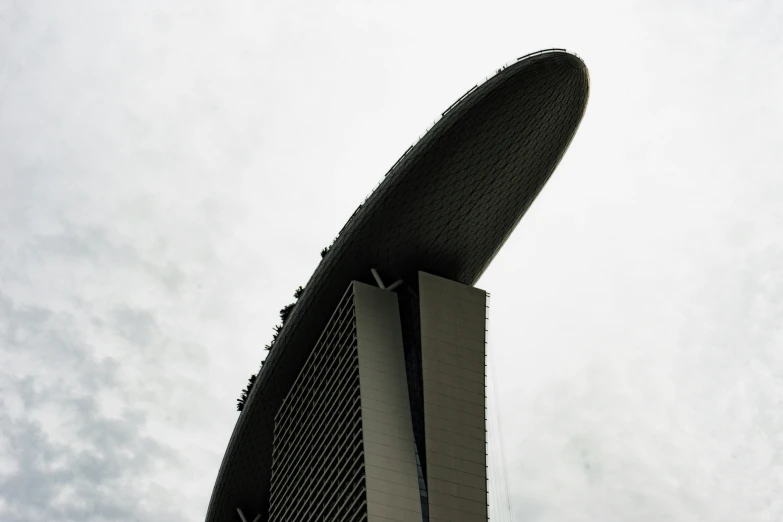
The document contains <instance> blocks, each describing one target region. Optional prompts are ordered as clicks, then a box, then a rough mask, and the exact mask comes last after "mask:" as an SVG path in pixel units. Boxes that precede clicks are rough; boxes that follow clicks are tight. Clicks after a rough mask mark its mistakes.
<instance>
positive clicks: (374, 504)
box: [353, 282, 421, 522]
mask: <svg viewBox="0 0 783 522" xmlns="http://www.w3.org/2000/svg"><path fill="white" fill-rule="evenodd" d="M353 285H354V298H355V309H356V335H357V344H358V351H359V382H360V388H361V410H362V433H363V437H364V453H365V456H364V459H365V461H364V465H365V474H366V484H367V514H368V521H369V522H386V521H399V522H411V521H420V520H421V502H420V498H419V487H418V476H417V469H416V457H415V448H414V442H413V425H412V421H411V412H410V403H409V401H408V381H407V378H406V374H405V356H404V353H403V346H402V330H401V326H400V313H399V306H398V303H397V294H395V293H394V292H390V291H387V290H382V289H380V288H376V287H373V286H369V285H366V284H363V283H358V282H354V283H353Z"/></svg>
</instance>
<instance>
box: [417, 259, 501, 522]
mask: <svg viewBox="0 0 783 522" xmlns="http://www.w3.org/2000/svg"><path fill="white" fill-rule="evenodd" d="M419 306H420V313H421V351H422V375H423V387H424V388H423V391H424V427H425V428H424V429H425V441H426V455H427V490H428V495H429V514H430V522H486V520H487V467H486V465H487V464H486V431H485V424H486V422H485V418H486V417H485V374H486V372H485V362H484V355H485V337H486V331H485V324H486V292H484V291H483V290H479V289H478V288H474V287H471V286H466V285H463V284H460V283H456V282H454V281H450V280H448V279H444V278H441V277H437V276H433V275H430V274H426V273H424V272H419ZM411 520H413V519H411Z"/></svg>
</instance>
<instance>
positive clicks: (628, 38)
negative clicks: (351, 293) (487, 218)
mask: <svg viewBox="0 0 783 522" xmlns="http://www.w3.org/2000/svg"><path fill="white" fill-rule="evenodd" d="M782 23H783V6H781V4H780V3H776V2H762V1H758V2H737V1H732V2H727V1H718V2H698V1H692V2H687V3H683V2H668V1H664V2H656V3H651V2H649V3H645V2H616V3H606V2H576V1H574V2H549V3H546V2H539V3H537V4H523V3H518V2H498V1H487V2H483V3H481V4H477V3H475V2H465V3H461V2H394V3H388V2H386V3H381V2H348V1H342V2H326V3H325V2H309V3H303V2H299V3H292V2H282V1H274V2H251V1H249V0H240V1H237V2H231V3H228V4H226V3H223V4H219V3H215V2H204V1H184V0H182V1H175V0H170V1H166V2H153V1H151V0H141V1H135V2H122V3H120V2H100V1H98V0H91V1H90V0H74V1H71V2H58V1H55V0H48V1H47V0H31V1H25V2H22V1H13V0H0V427H1V428H0V519H2V520H4V521H5V520H8V521H10V522H16V521H27V520H35V519H41V520H46V519H51V520H63V521H70V520H74V521H76V520H78V521H101V520H112V521H122V520H145V521H156V520H161V521H162V520H179V519H183V520H198V519H201V518H202V517H203V516H204V514H205V512H206V505H207V502H208V500H209V496H210V494H211V488H212V485H213V482H214V479H215V476H216V474H217V470H218V467H219V464H220V459H221V457H222V453H223V450H224V449H225V445H226V443H227V441H228V438H229V436H230V433H231V430H232V428H233V424H234V421H235V419H236V412H235V411H234V403H235V400H236V397H237V396H238V395H239V392H240V390H241V388H242V387H243V386H244V384H245V381H246V379H247V377H248V376H249V374H250V373H252V372H253V371H255V369H256V368H257V366H258V362H259V360H260V358H261V357H262V355H263V350H262V347H263V345H264V344H266V343H267V342H268V341H269V339H270V337H271V333H272V326H274V324H275V323H276V318H277V311H278V310H279V309H280V308H281V307H282V306H283V305H285V304H287V303H288V302H289V301H290V300H291V297H292V296H291V294H292V293H293V290H294V289H295V288H296V287H297V286H298V285H300V284H304V283H306V281H307V278H308V277H309V275H310V273H311V272H312V270H313V269H314V268H315V266H316V264H317V262H318V260H319V252H320V249H321V248H322V247H323V246H325V245H326V244H328V243H329V242H330V241H331V239H332V238H333V237H334V235H335V234H336V232H337V231H338V230H339V229H340V227H341V226H342V224H343V222H344V221H345V220H346V219H347V217H348V216H349V215H350V214H351V212H352V211H353V210H354V208H355V207H356V204H357V202H358V201H361V199H362V198H363V197H364V196H365V195H366V193H367V192H369V190H371V188H372V187H373V186H374V185H375V183H377V181H378V180H379V179H380V177H381V176H382V175H383V173H384V172H385V171H386V170H387V169H388V167H389V166H390V165H391V164H393V163H394V161H396V159H397V158H398V157H399V155H401V154H402V152H404V150H405V149H406V148H407V147H408V145H410V143H411V142H412V141H413V140H414V139H415V138H416V137H418V136H419V135H420V134H421V133H422V132H423V130H424V129H425V128H426V127H427V126H429V124H430V123H431V122H432V120H434V119H435V117H436V116H437V115H438V114H439V113H440V112H441V111H442V110H444V109H445V108H446V107H448V106H449V105H450V104H451V103H452V102H453V101H454V100H455V99H456V98H457V97H458V96H460V95H461V94H462V93H463V92H464V91H466V90H467V89H468V88H469V87H471V86H472V85H473V84H475V83H476V82H477V81H479V80H480V79H482V78H483V77H484V76H486V75H487V74H490V73H491V72H492V71H493V70H494V69H496V68H497V67H498V66H499V65H501V64H502V63H503V62H505V61H509V60H512V59H514V58H516V57H517V56H520V55H522V54H525V53H527V52H531V51H534V50H538V49H541V48H546V47H553V46H556V47H566V48H568V49H570V50H573V51H575V52H577V53H579V54H580V56H582V57H583V58H584V59H585V61H586V63H587V65H588V67H589V69H590V72H591V81H592V85H591V87H592V92H591V99H590V103H589V106H588V112H587V115H586V117H585V120H584V121H583V124H582V128H581V129H580V131H579V132H578V134H577V136H576V139H575V141H574V143H573V145H572V147H571V149H570V150H569V152H568V153H567V154H566V157H565V159H564V161H563V163H562V164H561V166H560V168H559V169H558V171H557V172H556V174H555V176H554V177H553V179H552V181H551V182H550V183H549V185H548V186H547V188H546V189H545V190H544V192H543V193H542V195H541V196H540V197H539V200H538V201H537V202H536V203H535V204H534V206H533V208H532V210H531V211H530V212H529V213H528V215H527V216H526V217H525V219H523V221H522V223H521V225H520V226H519V228H518V229H517V231H516V232H515V234H514V235H513V236H512V238H511V240H510V241H509V242H508V244H507V245H506V247H505V248H504V250H503V251H502V252H501V254H500V255H499V256H498V257H497V259H496V260H495V263H494V264H493V266H492V267H491V268H490V270H489V271H488V272H487V274H485V276H484V277H483V278H482V280H481V281H480V283H479V286H481V287H482V288H485V289H487V290H488V291H490V292H491V293H492V303H491V304H492V308H491V323H490V324H491V328H492V331H491V335H492V349H493V363H494V366H495V369H496V371H495V378H496V382H497V386H496V387H495V388H496V389H495V391H496V392H497V394H498V396H499V398H500V401H499V405H498V407H497V409H496V413H497V414H498V415H499V416H500V418H501V426H502V437H503V441H504V446H505V457H506V462H505V467H506V470H507V475H508V488H509V492H510V508H511V510H512V511H513V519H514V520H528V521H536V522H539V521H540V522H544V521H547V522H548V521H581V520H590V521H593V520H617V521H627V520H654V519H657V520H683V521H686V520H687V521H691V520H709V521H723V520H725V521H736V520H753V521H764V520H780V519H781V518H783V500H781V499H783V413H782V412H783V410H782V409H781V403H782V402H783V352H781V351H780V348H781V346H783V331H782V328H783V327H782V326H781V325H783V242H782V241H781V230H783V207H782V206H781V204H780V201H782V200H783V176H781V170H782V169H781V167H782V166H783V161H781V150H783V133H781V131H780V122H781V121H783V106H781V103H780V99H779V92H783V69H781V68H780V67H779V63H780V60H781V58H782V57H783V36H781V33H780V31H779V28H780V27H781V24H782ZM494 433H497V432H496V431H495V432H494ZM497 472H498V469H497V468H493V469H492V473H493V477H494V476H495V474H496V473H497ZM491 484H492V483H491ZM497 490H498V488H496V489H495V490H493V494H492V496H491V497H490V500H491V501H492V502H493V505H492V509H493V512H494V517H493V520H503V519H504V516H505V517H506V518H508V515H509V513H508V509H507V507H505V508H504V507H503V506H502V504H504V503H506V501H505V498H503V497H504V495H499V496H498V495H497V494H496V493H495V492H496V491H497Z"/></svg>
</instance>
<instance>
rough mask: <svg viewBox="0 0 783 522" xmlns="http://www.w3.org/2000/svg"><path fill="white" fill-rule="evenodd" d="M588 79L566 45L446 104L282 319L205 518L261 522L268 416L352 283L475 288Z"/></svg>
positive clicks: (548, 162) (566, 137) (575, 120)
mask: <svg viewBox="0 0 783 522" xmlns="http://www.w3.org/2000/svg"><path fill="white" fill-rule="evenodd" d="M588 90H589V77H588V73H587V69H586V68H585V67H584V64H583V63H582V62H581V61H580V60H579V59H578V58H576V57H575V56H573V55H571V54H568V53H566V52H564V51H560V50H553V51H547V52H543V53H536V54H534V55H529V56H527V57H523V58H521V59H520V60H519V61H517V62H515V63H514V64H512V65H510V66H508V67H507V68H505V69H503V70H502V71H500V72H499V73H498V74H496V75H495V76H493V77H492V78H490V79H489V80H487V81H486V82H485V83H483V84H481V85H480V86H478V87H477V88H475V89H472V90H471V91H469V94H467V95H466V96H464V97H463V98H461V99H460V100H459V101H458V102H457V103H456V104H455V105H453V106H452V107H451V108H450V109H449V110H448V111H447V112H446V113H445V114H444V116H443V118H441V119H440V120H439V121H438V122H437V123H436V124H435V126H434V127H433V128H432V129H431V130H430V131H429V132H428V133H427V134H426V135H425V136H424V137H423V138H422V139H421V140H420V141H419V142H418V143H417V144H416V145H414V146H413V147H412V148H411V149H409V150H408V152H407V153H406V154H405V155H404V156H403V157H402V158H401V159H400V161H398V162H397V163H396V164H395V165H394V166H393V167H392V169H391V170H390V171H389V172H388V173H387V175H386V176H385V178H384V179H383V181H382V182H381V184H380V185H379V186H378V188H377V189H376V190H375V191H374V192H373V193H372V194H371V195H370V197H369V198H368V199H367V201H365V202H364V204H363V205H362V206H361V207H360V208H359V209H358V210H357V212H356V213H355V214H354V216H353V217H352V218H351V220H349V222H348V223H347V224H346V225H345V227H344V228H343V230H342V231H341V232H340V235H339V236H338V238H337V239H336V241H335V243H334V245H333V246H332V248H331V250H330V251H329V253H328V254H327V255H326V257H324V258H323V259H322V260H321V263H320V265H319V266H318V268H316V270H315V272H314V273H313V275H312V277H311V278H310V281H309V282H308V283H307V286H306V287H305V291H304V293H303V294H302V296H301V297H300V298H299V301H298V303H297V305H296V308H295V309H294V310H293V312H292V314H291V316H290V318H289V319H288V321H287V322H286V324H285V327H284V328H283V330H282V332H281V333H280V335H279V337H278V340H277V342H276V345H275V348H274V350H273V351H272V352H271V353H270V355H269V357H268V358H267V360H266V363H265V364H264V367H263V369H262V371H261V373H260V375H259V377H258V381H257V382H256V384H255V386H254V387H253V390H252V393H251V394H250V397H249V398H248V401H247V404H246V406H245V409H244V411H243V412H242V413H241V414H240V416H239V419H238V421H237V424H236V426H235V428H234V433H233V434H232V436H231V440H230V441H229V444H228V448H227V449H226V454H225V456H224V458H223V463H222V464H221V467H220V471H219V473H218V477H217V481H216V483H215V488H214V490H213V493H212V499H211V500H210V504H209V509H208V511H207V517H206V518H207V520H208V521H209V522H212V521H220V522H224V521H234V520H238V519H239V518H238V515H237V511H236V509H237V508H242V510H243V512H244V513H245V514H246V515H249V517H248V519H252V518H253V517H255V516H256V514H257V513H261V514H262V517H261V520H262V521H266V520H267V518H266V513H267V510H268V502H269V480H270V467H271V457H272V453H271V452H272V435H273V428H274V422H273V419H274V415H275V413H276V411H277V409H278V407H279V406H280V401H281V400H282V398H283V397H284V396H285V393H286V391H287V390H288V389H289V387H290V386H291V384H292V382H293V381H294V379H295V378H296V376H297V374H298V372H299V370H300V369H301V368H302V365H303V364H304V361H305V359H306V358H307V355H308V354H309V352H310V350H311V349H312V348H313V347H314V346H315V343H316V341H317V339H318V337H319V335H320V333H321V331H322V330H323V328H324V326H325V325H326V323H327V321H328V319H329V317H330V316H331V313H332V312H333V310H334V308H335V306H336V305H337V303H338V302H339V300H340V297H341V296H342V294H343V291H344V290H345V288H346V287H347V286H348V284H349V283H350V281H352V280H358V281H363V282H368V283H372V277H371V276H370V269H371V268H376V269H377V270H378V272H379V273H380V275H381V277H382V278H383V279H384V281H386V282H387V284H389V283H391V282H392V281H395V280H396V279H398V278H402V279H403V280H405V281H406V282H409V283H410V284H415V279H416V274H417V271H418V270H422V271H425V272H428V273H430V274H434V275H438V276H441V277H445V278H447V279H451V280H454V281H458V282H460V283H464V284H469V285H472V284H474V283H475V282H476V281H477V280H478V278H479V277H480V276H481V274H482V273H483V272H484V270H485V269H486V268H487V266H488V265H489V263H490V261H491V260H492V259H493V258H494V256H495V254H496V253H497V252H498V250H499V249H500V247H501V246H502V245H503V243H504V242H505V240H506V239H507V238H508V236H509V234H511V232H512V231H513V230H514V227H515V226H516V225H517V223H518V222H519V220H520V219H521V218H522V216H523V215H524V214H525V211H526V210H527V209H528V208H529V207H530V205H531V203H532V202H533V200H534V199H535V197H536V196H537V195H538V193H539V192H540V191H541V189H542V188H543V186H544V184H545V183H546V181H547V180H548V179H549V176H550V175H551V174H552V172H553V171H554V169H555V167H556V166H557V164H558V163H559V162H560V159H561V158H562V156H563V154H564V152H565V150H566V149H567V148H568V145H569V143H570V142H571V139H572V138H573V136H574V133H575V132H576V129H577V127H578V126H579V122H580V121H581V119H582V115H583V114H584V110H585V106H586V104H587V97H588Z"/></svg>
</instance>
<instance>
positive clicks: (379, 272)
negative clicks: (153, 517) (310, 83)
mask: <svg viewBox="0 0 783 522" xmlns="http://www.w3.org/2000/svg"><path fill="white" fill-rule="evenodd" d="M588 91H589V77H588V73H587V69H586V68H585V65H584V63H583V62H582V61H581V60H580V59H579V58H577V57H576V56H574V55H573V54H570V53H567V52H565V51H564V50H561V49H551V50H547V51H541V52H538V53H534V54H531V55H527V56H523V57H522V58H519V59H518V60H517V61H516V62H514V63H512V64H511V65H508V66H507V67H504V68H502V69H499V70H498V72H497V74H495V75H494V76H492V77H491V78H489V79H488V80H487V81H486V82H484V83H482V84H481V85H478V86H476V87H473V88H472V89H470V90H469V91H468V92H467V93H466V94H465V95H464V96H462V97H461V98H460V99H459V100H457V101H456V102H455V103H454V104H453V105H452V106H451V107H449V108H448V109H447V110H446V112H444V113H443V115H442V118H441V119H440V120H439V121H438V122H437V123H436V124H435V125H434V126H433V127H432V129H431V130H430V131H429V132H428V133H427V134H425V135H424V136H423V137H422V138H421V140H420V141H419V142H418V143H416V144H415V145H414V146H412V147H411V148H410V149H409V150H408V151H407V152H406V153H405V154H404V155H403V156H402V158H400V160H399V161H398V162H397V163H396V164H395V165H394V166H392V168H391V170H389V172H388V173H387V174H386V175H385V176H384V178H383V180H382V181H381V183H380V185H379V186H378V187H377V188H376V190H375V191H374V192H373V193H372V194H371V195H370V196H369V197H368V198H367V199H366V200H365V201H364V202H363V203H362V204H361V205H359V207H358V208H357V209H356V211H355V212H354V214H353V215H352V216H351V218H350V219H349V220H348V222H347V223H346V224H345V226H344V227H343V229H342V230H341V231H340V233H339V235H338V236H337V238H336V239H335V241H334V243H333V244H332V246H331V247H330V248H329V250H328V251H327V252H326V253H325V255H324V257H323V259H322V260H321V263H320V264H319V266H318V267H317V268H316V270H315V272H314V273H313V275H312V277H311V278H310V281H309V282H308V283H307V285H306V287H305V288H304V291H303V292H302V294H301V296H300V298H299V300H298V302H297V304H296V306H295V307H294V308H293V310H292V311H291V313H290V316H289V318H288V320H287V321H286V323H285V326H284V327H283V329H282V330H281V331H280V334H279V336H278V338H277V341H276V342H275V344H274V348H273V350H272V351H271V352H270V354H269V356H268V357H267V359H266V361H265V363H264V365H263V367H262V370H261V372H260V374H259V376H258V379H257V381H256V383H255V385H254V386H253V388H252V390H251V392H250V394H249V397H248V399H247V402H246V405H245V408H244V409H243V411H242V413H241V414H240V417H239V420H238V421H237V425H236V427H235V429H234V433H233V435H232V437H231V440H230V442H229V445H228V448H227V450H226V454H225V457H224V459H223V463H222V465H221V468H220V471H219V473H218V477H217V481H216V483H215V488H214V491H213V494H212V499H211V501H210V504H209V509H208V512H207V521H208V522H213V521H214V522H228V521H236V520H243V521H246V522H251V521H252V520H255V521H256V522H301V521H329V522H332V521H335V522H338V521H340V522H341V521H346V522H354V521H355V522H359V521H370V522H388V521H416V522H418V521H429V522H473V521H477V522H478V521H486V520H487V513H488V509H487V481H486V479H487V473H486V437H485V435H486V430H485V363H484V358H485V339H486V326H485V325H486V317H487V315H486V313H487V309H486V306H487V304H486V303H487V299H486V293H485V292H484V291H483V290H480V289H478V288H475V287H474V286H473V285H474V284H475V283H476V281H477V280H478V279H479V277H480V276H481V274H482V273H483V272H484V270H486V268H487V267H488V265H489V263H490V262H491V260H492V259H493V257H494V256H495V254H496V253H497V252H498V250H499V249H500V248H501V246H502V245H503V243H504V242H505V240H506V239H507V238H508V236H509V235H510V234H511V232H512V231H513V229H514V227H515V226H516V225H517V223H518V222H519V221H520V219H521V218H522V216H523V215H524V213H525V212H526V211H527V209H528V208H529V207H530V205H531V204H532V202H533V200H534V199H535V197H536V196H537V195H538V193H539V192H540V191H541V189H542V188H543V186H544V184H545V183H546V181H547V180H548V179H549V177H550V175H551V174H552V172H553V171H554V169H555V167H556V166H557V164H558V163H559V162H560V159H561V158H562V156H563V154H564V153H565V150H566V149H567V148H568V145H569V144H570V142H571V139H572V138H573V136H574V134H575V133H576V130H577V128H578V126H579V123H580V121H581V119H582V116H583V114H584V110H585V107H586V104H587V98H588Z"/></svg>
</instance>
